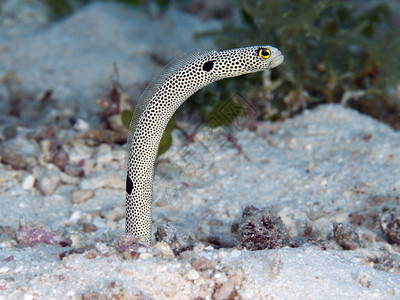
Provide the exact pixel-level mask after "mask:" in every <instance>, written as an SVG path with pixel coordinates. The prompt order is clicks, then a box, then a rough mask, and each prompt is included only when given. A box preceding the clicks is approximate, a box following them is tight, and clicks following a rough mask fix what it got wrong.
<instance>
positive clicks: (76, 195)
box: [71, 190, 94, 204]
mask: <svg viewBox="0 0 400 300" xmlns="http://www.w3.org/2000/svg"><path fill="white" fill-rule="evenodd" d="M71 196H72V203H74V204H80V203H83V202H86V201H87V200H89V199H90V198H93V197H94V191H92V190H76V191H73V192H72V193H71Z"/></svg>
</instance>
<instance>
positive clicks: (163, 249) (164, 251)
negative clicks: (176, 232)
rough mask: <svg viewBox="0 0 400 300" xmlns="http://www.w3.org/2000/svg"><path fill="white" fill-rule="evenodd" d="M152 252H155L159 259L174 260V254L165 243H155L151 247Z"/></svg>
mask: <svg viewBox="0 0 400 300" xmlns="http://www.w3.org/2000/svg"><path fill="white" fill-rule="evenodd" d="M153 248H154V250H156V251H157V252H158V253H159V254H160V256H161V257H163V258H170V259H172V258H175V255H174V252H173V251H172V249H171V247H170V246H169V245H168V244H167V243H165V242H157V243H155V245H154V246H153Z"/></svg>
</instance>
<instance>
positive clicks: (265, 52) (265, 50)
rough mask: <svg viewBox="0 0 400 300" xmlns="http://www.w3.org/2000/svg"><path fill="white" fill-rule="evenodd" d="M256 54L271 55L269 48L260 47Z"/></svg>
mask: <svg viewBox="0 0 400 300" xmlns="http://www.w3.org/2000/svg"><path fill="white" fill-rule="evenodd" d="M258 56H260V57H262V58H269V57H270V56H271V50H269V49H267V48H260V49H258Z"/></svg>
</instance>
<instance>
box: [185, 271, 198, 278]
mask: <svg viewBox="0 0 400 300" xmlns="http://www.w3.org/2000/svg"><path fill="white" fill-rule="evenodd" d="M186 276H187V278H188V279H189V280H196V279H198V278H199V277H200V274H199V273H198V272H197V271H196V270H193V269H191V270H190V271H189V272H188V273H187V274H186Z"/></svg>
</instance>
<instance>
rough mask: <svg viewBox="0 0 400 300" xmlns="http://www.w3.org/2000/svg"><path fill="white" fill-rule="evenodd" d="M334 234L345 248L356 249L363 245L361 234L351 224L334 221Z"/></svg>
mask: <svg viewBox="0 0 400 300" xmlns="http://www.w3.org/2000/svg"><path fill="white" fill-rule="evenodd" d="M333 234H334V237H335V240H336V242H337V243H338V244H339V245H340V246H341V247H342V248H343V249H344V250H354V249H357V248H358V247H360V246H361V244H360V236H359V235H358V233H357V232H355V231H354V230H353V229H352V228H351V227H350V226H349V225H343V224H342V223H333Z"/></svg>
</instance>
